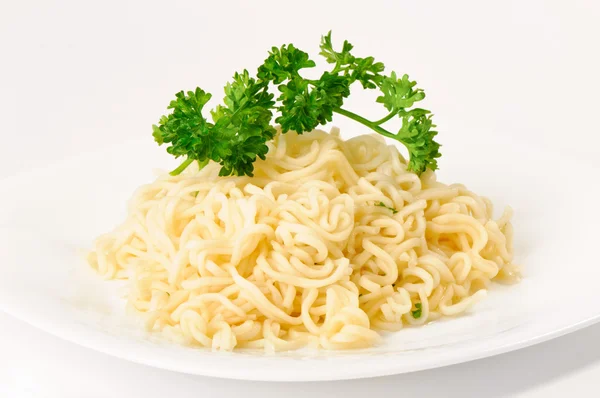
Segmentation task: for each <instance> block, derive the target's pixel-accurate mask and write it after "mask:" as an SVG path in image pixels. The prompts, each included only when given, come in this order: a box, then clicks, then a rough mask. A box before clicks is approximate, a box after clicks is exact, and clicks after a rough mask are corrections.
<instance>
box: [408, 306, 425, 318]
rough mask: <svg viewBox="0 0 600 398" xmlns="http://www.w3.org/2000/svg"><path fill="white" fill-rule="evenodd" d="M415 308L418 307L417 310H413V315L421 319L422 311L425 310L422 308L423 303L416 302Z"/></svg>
mask: <svg viewBox="0 0 600 398" xmlns="http://www.w3.org/2000/svg"><path fill="white" fill-rule="evenodd" d="M415 308H416V310H414V311H411V313H412V316H413V318H415V319H419V318H420V317H421V313H422V312H423V310H422V308H421V303H416V304H415Z"/></svg>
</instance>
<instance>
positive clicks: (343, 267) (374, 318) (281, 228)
mask: <svg viewBox="0 0 600 398" xmlns="http://www.w3.org/2000/svg"><path fill="white" fill-rule="evenodd" d="M269 145H270V151H269V153H268V156H267V159H266V160H264V161H263V160H258V161H257V162H256V163H255V176H254V177H219V176H218V171H219V168H220V166H219V165H217V164H214V163H210V164H208V165H207V166H206V167H205V168H204V169H202V170H200V171H199V170H198V169H197V168H194V167H195V166H190V167H189V168H188V169H187V170H186V171H185V172H184V173H182V174H181V175H179V176H171V175H168V174H165V175H163V176H161V177H159V178H158V179H157V180H156V181H155V182H153V183H151V184H148V185H145V186H143V187H141V188H139V189H138V190H137V191H136V193H135V194H134V195H133V198H132V199H131V201H130V203H129V207H128V210H129V216H128V217H127V219H126V220H125V222H124V223H123V224H122V225H120V226H119V227H118V228H117V229H116V230H115V231H113V232H111V233H108V234H105V235H102V236H100V237H99V238H98V239H97V240H96V242H95V243H94V247H93V249H92V250H91V251H90V253H89V255H88V261H89V263H90V264H91V265H92V267H94V268H95V269H96V270H97V271H98V273H99V274H101V275H103V276H104V277H106V278H109V279H111V278H117V279H126V280H128V281H129V282H130V283H129V296H128V300H129V306H130V307H131V308H134V309H135V310H136V311H137V312H139V313H140V314H141V315H142V316H143V317H144V319H145V323H146V325H147V327H148V328H149V329H151V330H155V331H162V332H163V333H164V335H165V336H167V337H169V338H170V339H172V340H174V341H176V342H180V343H183V344H198V345H201V346H205V347H209V348H212V349H214V350H233V349H234V348H261V349H265V350H267V351H280V350H293V349H297V348H300V347H304V346H310V347H322V348H325V349H349V348H360V347H369V346H372V345H373V344H376V343H377V342H378V341H379V340H380V334H379V333H378V332H377V331H396V330H399V329H401V328H402V327H403V326H404V325H423V324H425V323H426V322H428V321H431V320H434V319H437V318H439V317H440V316H453V315H457V314H460V313H462V312H464V311H466V310H467V309H468V308H469V307H470V306H472V305H473V304H474V303H475V302H477V301H478V300H480V299H482V298H483V297H484V296H485V294H486V290H485V288H486V287H487V286H488V285H489V283H490V281H492V280H495V279H498V280H501V281H504V282H514V281H516V280H517V279H518V278H519V271H518V267H516V266H515V265H514V264H512V258H513V246H512V235H513V230H512V226H511V224H510V217H511V214H512V213H511V211H510V209H507V210H506V211H505V212H504V214H503V215H502V216H501V217H500V218H499V219H497V220H494V219H493V218H492V214H493V209H492V204H491V202H490V201H489V200H488V199H486V198H482V197H479V196H477V195H476V194H474V193H472V192H470V191H469V190H467V189H466V188H465V187H464V186H462V185H460V184H454V185H445V184H442V183H440V182H438V181H437V180H436V177H435V174H434V173H433V172H431V171H427V172H425V173H423V174H422V175H421V176H420V177H419V176H417V175H415V174H413V173H411V172H408V171H407V166H406V161H405V159H404V158H403V157H402V155H401V154H400V153H399V152H398V150H397V148H396V147H394V146H388V145H386V143H385V142H384V140H383V139H382V138H381V137H380V136H359V137H356V138H352V139H350V140H348V141H343V140H342V139H341V138H340V137H339V133H338V131H337V130H334V131H332V133H331V134H328V133H325V132H323V131H318V130H317V131H314V132H311V133H310V134H304V135H296V134H294V133H287V134H278V135H277V136H276V138H275V139H274V141H273V142H271V143H270V144H269Z"/></svg>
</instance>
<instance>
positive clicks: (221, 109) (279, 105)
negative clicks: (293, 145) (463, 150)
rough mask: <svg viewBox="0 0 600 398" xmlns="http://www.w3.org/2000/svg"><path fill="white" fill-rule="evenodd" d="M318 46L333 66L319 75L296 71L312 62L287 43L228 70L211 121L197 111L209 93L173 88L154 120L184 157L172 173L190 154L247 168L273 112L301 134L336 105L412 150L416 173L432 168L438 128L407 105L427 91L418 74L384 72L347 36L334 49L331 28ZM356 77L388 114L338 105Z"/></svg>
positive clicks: (269, 131) (158, 132)
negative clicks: (395, 123) (255, 62)
mask: <svg viewBox="0 0 600 398" xmlns="http://www.w3.org/2000/svg"><path fill="white" fill-rule="evenodd" d="M320 48H321V52H320V54H321V55H322V56H324V57H325V59H326V61H327V62H328V63H330V64H332V65H333V66H332V69H331V70H330V71H327V72H324V73H323V74H322V75H321V77H320V78H319V79H317V80H311V79H306V78H304V77H302V76H301V75H300V71H301V70H302V69H306V68H312V67H314V66H315V62H314V61H312V60H311V59H310V58H309V56H308V54H307V53H305V52H304V51H301V50H299V49H297V48H296V47H295V46H294V45H293V44H288V45H283V46H281V47H279V48H277V47H273V48H272V49H271V51H270V53H269V57H268V58H267V59H266V60H265V62H264V63H263V65H261V66H260V67H259V68H258V72H257V77H256V78H253V77H251V76H250V74H249V73H248V71H247V70H244V71H243V72H242V73H236V74H235V75H234V77H233V81H232V82H230V83H228V84H227V85H226V86H225V98H224V99H223V102H224V104H223V105H218V106H217V107H216V108H215V109H213V110H211V111H210V113H211V116H212V121H209V120H207V119H206V118H205V117H204V116H203V111H204V107H205V105H206V104H207V102H208V101H209V100H210V98H211V94H209V93H206V92H205V91H204V90H202V89H201V88H196V90H195V91H188V92H187V93H184V92H183V91H180V92H179V93H177V94H176V98H175V100H173V101H171V103H170V105H169V107H168V109H172V110H173V112H172V113H171V114H169V115H166V116H163V117H161V119H160V121H159V123H158V125H154V126H153V131H154V132H153V135H154V139H155V140H156V142H157V143H158V144H159V145H162V144H169V146H168V147H167V152H169V153H170V154H172V155H174V156H175V157H181V156H184V157H185V158H186V160H185V161H184V162H183V163H182V164H181V165H180V166H179V167H178V168H176V169H175V170H173V171H172V172H171V174H173V175H177V174H179V173H181V172H182V171H183V170H185V169H186V168H187V167H188V166H189V165H190V164H191V163H193V162H194V161H196V162H198V165H199V167H200V168H202V167H204V166H205V165H206V164H207V163H208V162H209V161H210V160H212V161H215V162H218V163H220V164H221V166H222V168H221V171H220V173H219V175H222V176H228V175H232V174H234V175H239V176H242V175H248V176H252V175H253V171H254V166H253V163H254V162H255V161H256V158H257V157H259V158H261V159H265V155H266V154H267V152H268V147H267V145H266V143H267V141H269V140H271V139H272V138H273V137H274V135H275V129H274V128H273V127H272V126H271V121H272V119H273V116H276V118H275V122H276V123H279V124H280V125H281V130H282V132H283V133H286V132H288V131H290V130H293V131H296V132H297V133H298V134H302V133H304V132H308V131H312V130H313V129H315V128H316V127H317V126H318V125H324V124H326V123H328V122H330V121H331V120H332V119H333V114H334V113H337V114H340V115H344V116H346V117H349V118H350V119H353V120H355V121H357V122H359V123H361V124H363V125H365V126H367V127H369V128H371V129H372V130H374V131H376V132H377V133H379V134H381V135H383V136H385V137H388V138H392V139H394V140H396V141H398V142H401V143H402V144H404V145H405V146H406V147H407V149H408V152H409V155H410V160H409V163H408V169H409V170H410V171H413V172H415V173H417V174H420V173H422V172H423V171H425V169H427V168H429V169H431V170H435V169H437V158H439V157H440V153H439V147H440V145H439V144H438V143H437V142H435V141H434V137H435V135H436V134H437V132H436V131H434V130H433V129H434V128H435V125H434V124H433V122H432V120H431V113H430V112H429V111H428V110H425V109H421V108H412V107H413V105H414V104H415V102H418V101H421V100H422V99H423V98H425V93H424V92H423V90H421V89H419V88H415V85H416V82H414V81H411V80H409V78H408V75H402V76H401V77H398V75H396V73H395V72H391V73H390V74H389V75H384V74H383V71H384V65H383V64H382V63H381V62H375V60H374V58H373V57H366V58H360V57H356V56H354V55H353V54H352V53H351V51H352V49H353V46H352V44H350V43H348V41H344V44H343V45H342V48H341V50H340V51H336V50H335V49H334V48H333V44H332V42H331V32H329V33H328V34H327V35H325V36H323V37H322V39H321V46H320ZM355 82H358V83H360V85H361V86H362V87H363V88H364V89H379V90H380V92H381V95H380V96H379V97H378V98H377V102H379V103H381V104H383V106H384V107H385V108H386V109H387V111H388V113H387V115H385V116H384V117H383V118H381V119H379V120H376V121H372V120H369V119H367V118H365V117H362V116H360V115H358V114H356V113H354V112H351V111H349V110H347V109H345V108H343V105H344V99H346V98H347V97H348V96H349V95H350V87H351V86H352V85H353V83H355ZM273 86H276V87H277V90H278V91H279V96H278V97H277V98H275V96H274V94H272V93H270V91H269V90H270V89H271V88H272V87H273ZM411 108H412V109H411ZM393 118H399V119H400V120H401V126H400V128H399V129H398V130H397V132H395V133H393V132H391V131H389V130H387V129H384V128H383V127H382V125H383V124H385V123H386V122H388V121H390V120H391V119H393Z"/></svg>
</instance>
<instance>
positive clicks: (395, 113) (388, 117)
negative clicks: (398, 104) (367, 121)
mask: <svg viewBox="0 0 600 398" xmlns="http://www.w3.org/2000/svg"><path fill="white" fill-rule="evenodd" d="M397 114H398V112H397V111H393V112H390V113H389V114H388V115H387V116H386V117H384V118H382V119H379V120H378V121H376V122H373V123H374V124H376V125H378V126H379V125H381V124H383V123H385V122H387V121H388V120H390V119H391V118H393V117H394V116H396V115H397Z"/></svg>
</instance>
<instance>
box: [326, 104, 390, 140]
mask: <svg viewBox="0 0 600 398" xmlns="http://www.w3.org/2000/svg"><path fill="white" fill-rule="evenodd" d="M333 111H334V112H335V113H339V114H340V115H344V116H346V117H349V118H350V119H352V120H355V121H357V122H359V123H361V124H363V125H365V126H367V127H369V128H370V129H373V130H375V131H376V132H378V133H379V134H381V135H383V136H385V137H388V138H393V139H395V140H397V139H398V137H397V136H396V135H395V134H392V133H390V132H389V131H387V130H386V129H384V128H383V127H381V126H378V125H377V123H376V122H372V121H370V120H368V119H365V118H364V117H362V116H359V115H357V114H356V113H354V112H350V111H347V110H345V109H342V108H335V109H334V110H333Z"/></svg>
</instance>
